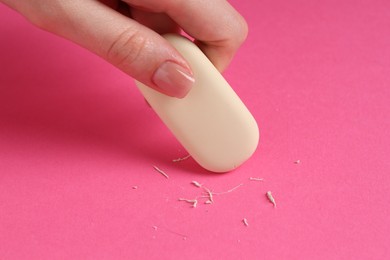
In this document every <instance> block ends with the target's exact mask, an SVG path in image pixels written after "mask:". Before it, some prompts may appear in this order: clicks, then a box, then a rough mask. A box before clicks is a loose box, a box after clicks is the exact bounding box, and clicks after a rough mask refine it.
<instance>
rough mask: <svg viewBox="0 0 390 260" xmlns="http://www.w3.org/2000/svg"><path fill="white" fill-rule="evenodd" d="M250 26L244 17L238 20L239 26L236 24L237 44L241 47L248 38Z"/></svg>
mask: <svg viewBox="0 0 390 260" xmlns="http://www.w3.org/2000/svg"><path fill="white" fill-rule="evenodd" d="M248 30H249V29H248V24H247V22H246V21H245V19H244V18H243V17H240V19H237V24H236V37H237V42H238V44H239V45H241V44H242V43H243V42H244V41H245V40H246V38H247V37H248Z"/></svg>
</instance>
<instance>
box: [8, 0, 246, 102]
mask: <svg viewBox="0 0 390 260" xmlns="http://www.w3.org/2000/svg"><path fill="white" fill-rule="evenodd" d="M0 2H3V3H4V4H6V5H8V6H9V7H11V8H13V9H14V10H16V11H17V12H19V13H21V14H22V15H23V16H25V17H26V18H27V19H28V20H29V21H30V22H32V23H33V24H34V25H36V26H38V27H39V28H42V29H44V30H46V31H49V32H51V33H54V34H57V35H59V36H61V37H63V38H66V39H68V40H70V41H72V42H74V43H76V44H78V45H80V46H82V47H84V48H86V49H88V50H90V51H91V52H94V53H96V54H97V55H99V56H101V57H102V58H103V59H105V60H107V61H108V62H110V63H112V64H113V65H114V66H116V67H118V68H119V69H121V70H122V71H124V72H125V73H127V74H128V75H130V76H132V77H133V78H135V79H137V80H138V81H140V82H142V83H144V84H146V85H148V86H150V87H152V88H154V89H156V90H158V91H160V92H163V93H165V94H167V95H170V96H176V97H183V95H184V96H185V94H186V93H187V92H188V91H189V89H188V91H187V90H186V91H184V92H185V93H184V92H183V91H182V92H183V93H184V94H183V93H181V94H180V95H179V94H178V92H180V89H179V88H180V87H181V86H180V84H182V85H183V84H184V85H186V86H185V87H187V88H189V87H190V85H191V84H190V83H191V82H184V81H183V80H182V81H183V82H184V83H182V81H181V83H180V84H178V86H175V87H176V89H175V88H170V89H169V90H167V89H165V90H164V89H162V88H160V87H159V85H158V82H159V81H158V80H156V75H157V73H156V71H157V70H158V69H159V68H161V66H162V64H166V62H167V61H169V62H172V63H173V64H175V65H176V66H178V67H177V68H179V70H181V71H183V72H185V73H186V74H187V75H188V77H189V78H191V76H192V71H191V68H190V66H189V65H188V64H187V62H186V61H185V59H184V58H183V57H182V56H181V55H180V54H179V53H178V52H177V51H176V50H175V49H174V48H173V47H172V46H171V45H170V44H169V43H168V42H167V41H166V40H165V39H164V38H163V37H162V36H161V34H164V33H170V32H180V31H181V30H183V31H185V32H186V33H187V34H188V35H190V36H191V37H193V38H194V39H195V43H196V44H197V45H198V46H199V47H200V48H201V49H202V51H203V52H204V53H205V54H206V55H207V56H208V58H209V59H210V60H211V61H212V62H213V64H214V65H215V66H216V67H217V68H218V69H219V70H220V71H221V72H222V71H223V70H224V69H225V68H226V67H227V66H228V64H229V62H230V61H231V59H232V58H233V56H234V54H235V52H236V51H237V49H238V48H239V47H240V45H241V44H242V43H243V41H244V40H245V38H246V36H247V30H248V29H247V24H246V22H245V20H244V19H243V18H242V16H241V15H240V14H239V13H238V12H237V11H236V10H235V9H234V8H233V7H232V6H231V5H230V4H229V3H228V2H227V1H226V0H126V1H118V0H101V1H98V0H0ZM175 68H176V67H175ZM173 80H175V79H173ZM184 80H186V79H184ZM156 82H157V83H156ZM192 83H193V82H192Z"/></svg>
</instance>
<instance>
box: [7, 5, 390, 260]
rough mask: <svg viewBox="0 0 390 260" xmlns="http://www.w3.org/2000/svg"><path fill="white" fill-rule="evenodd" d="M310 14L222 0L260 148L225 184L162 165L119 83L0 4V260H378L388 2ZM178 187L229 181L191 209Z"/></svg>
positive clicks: (127, 86)
mask: <svg viewBox="0 0 390 260" xmlns="http://www.w3.org/2000/svg"><path fill="white" fill-rule="evenodd" d="M314 2H315V3H314ZM314 2H313V1H309V0H302V1H301V0H295V1H281V0H277V1H238V0H235V1H232V4H233V5H234V6H235V7H236V8H237V9H238V10H239V11H240V12H241V13H242V14H243V15H244V16H245V18H246V19H247V21H248V23H249V27H250V35H249V38H248V40H247V42H246V43H245V44H244V46H243V47H242V49H241V50H240V51H239V53H238V54H237V57H236V58H235V60H234V61H233V63H232V65H231V66H230V68H229V70H228V71H227V72H226V73H225V76H226V78H227V79H228V81H229V82H230V83H231V85H232V86H233V87H234V88H235V89H236V91H237V93H238V94H239V95H240V96H241V97H242V99H243V100H244V102H245V103H246V104H247V106H248V107H249V109H250V110H251V111H252V112H253V114H254V116H255V118H256V119H257V120H258V123H259V125H260V130H261V141H260V146H259V149H258V150H257V152H256V154H255V155H254V156H253V158H252V159H251V160H250V161H248V162H247V163H246V164H245V165H243V166H242V167H241V168H239V169H238V170H236V171H235V172H232V173H228V174H212V173H208V172H205V171H204V170H202V169H201V168H200V167H198V166H197V165H196V164H195V163H194V162H193V161H192V160H188V161H184V162H182V163H176V164H175V163H172V162H171V160H172V159H173V158H176V157H180V156H182V155H185V151H183V149H182V148H181V147H180V145H179V144H177V142H176V141H175V140H174V138H173V137H172V136H171V135H170V134H169V132H168V131H167V130H166V128H165V127H164V126H163V125H162V123H161V122H160V121H159V120H158V118H157V117H156V115H155V114H154V113H153V111H152V110H150V109H149V108H148V107H147V106H146V105H145V104H144V101H143V98H142V97H141V95H140V94H139V93H138V91H137V90H136V88H135V85H134V83H133V81H132V79H130V78H129V77H127V76H126V75H124V74H123V73H121V72H120V71H118V70H116V69H115V68H113V67H111V66H110V65H108V64H106V63H105V62H104V61H102V60H101V59H99V58H98V57H96V56H94V55H92V54H90V53H88V52H87V51H85V50H83V49H81V48H79V47H77V46H75V45H73V44H71V43H69V42H66V41H64V40H62V39H59V38H57V37H55V36H53V35H50V34H48V33H45V32H43V31H40V30H38V29H36V28H34V27H33V26H31V25H30V24H28V23H27V22H26V21H25V20H24V19H23V18H22V17H20V16H19V15H18V14H16V13H15V12H13V11H11V10H9V9H8V8H6V7H5V6H3V5H1V6H0V21H1V23H0V35H1V41H0V57H1V60H0V259H141V258H142V259H389V258H390V249H389V245H390V238H389V234H390V219H389V218H390V217H389V213H390V212H389V205H390V194H389V193H390V192H389V190H390V160H389V153H390V135H389V129H390V116H389V114H390V88H389V85H390V2H389V1H379V0H378V1H371V0H366V1H352V0H351V1H347V0H342V1H331V0H326V1H314ZM296 160H300V161H301V163H300V164H294V161H296ZM152 165H157V166H158V167H160V168H161V169H163V170H164V171H165V172H166V173H167V174H168V175H169V176H170V179H165V178H164V177H163V176H161V175H160V174H159V173H157V172H156V171H154V170H153V168H152ZM249 177H262V178H264V181H263V182H254V181H249V180H248V178H249ZM192 180H197V181H198V182H201V183H204V184H205V185H207V187H209V188H211V189H213V190H214V191H216V192H218V191H226V190H229V189H230V188H232V187H234V186H236V185H238V184H240V183H244V185H243V186H242V187H240V188H238V189H237V190H235V191H234V192H232V193H228V194H225V195H223V196H222V195H221V196H215V203H214V204H211V205H205V204H200V205H199V206H198V207H197V208H196V209H193V208H190V207H189V206H190V205H189V204H187V203H185V202H179V201H178V198H180V197H185V198H193V197H195V196H197V195H198V194H199V193H200V191H201V190H199V189H198V188H196V187H194V186H192V185H190V182H191V181H192ZM133 186H138V189H132V187H133ZM268 190H270V191H272V193H273V194H274V197H275V199H276V201H277V206H278V207H277V208H276V209H273V208H272V205H271V204H270V203H269V202H268V201H267V200H266V198H265V196H264V194H265V192H266V191H268ZM243 218H246V219H247V220H248V223H249V226H248V227H245V226H244V225H243V223H242V219H243ZM154 226H155V227H156V228H157V229H156V228H154Z"/></svg>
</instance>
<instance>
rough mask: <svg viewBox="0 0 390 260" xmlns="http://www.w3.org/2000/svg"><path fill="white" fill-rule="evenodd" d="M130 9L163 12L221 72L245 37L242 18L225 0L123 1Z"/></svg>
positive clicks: (245, 28) (246, 30) (245, 25)
mask: <svg viewBox="0 0 390 260" xmlns="http://www.w3.org/2000/svg"><path fill="white" fill-rule="evenodd" d="M126 2H128V3H129V4H130V5H132V6H137V7H139V8H143V9H146V10H150V11H154V12H165V13H167V14H168V15H169V16H170V17H171V18H172V19H173V20H174V21H175V22H177V23H178V24H179V26H180V27H181V28H183V30H184V31H185V32H186V33H188V34H189V35H191V36H192V37H194V38H195V39H196V42H197V44H198V45H199V46H200V47H201V49H202V50H203V51H204V52H205V54H206V55H207V56H208V57H209V59H210V60H211V61H212V62H213V63H214V65H215V66H216V67H217V68H218V69H220V70H221V71H222V70H223V69H224V68H226V66H227V65H228V64H229V62H230V60H231V59H232V57H233V56H234V54H235V52H236V51H237V49H238V48H239V47H240V45H241V44H242V43H243V41H244V40H245V38H246V36H247V32H248V28H247V24H246V22H245V20H244V18H243V17H242V16H241V15H240V14H239V13H238V12H237V11H236V10H235V9H234V8H233V7H232V6H231V5H230V4H229V3H228V2H227V1H226V0H214V1H210V0H192V1H189V0H165V1H161V0H126Z"/></svg>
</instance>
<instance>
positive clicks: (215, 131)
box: [136, 34, 259, 172]
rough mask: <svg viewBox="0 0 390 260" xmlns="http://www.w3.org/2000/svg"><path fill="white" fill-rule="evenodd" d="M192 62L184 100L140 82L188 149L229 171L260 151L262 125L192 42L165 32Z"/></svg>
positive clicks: (215, 168)
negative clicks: (189, 85)
mask: <svg viewBox="0 0 390 260" xmlns="http://www.w3.org/2000/svg"><path fill="white" fill-rule="evenodd" d="M164 37H165V38H166V39H167V40H168V41H169V42H170V43H171V44H172V45H173V46H174V47H175V48H176V49H177V50H178V52H179V53H181V54H182V55H183V57H184V58H185V59H186V60H187V62H188V63H189V65H190V67H191V69H192V71H193V74H194V78H195V83H194V86H193V87H192V89H191V90H190V92H189V93H188V94H187V96H185V97H184V98H182V99H178V98H175V97H169V96H167V95H164V94H161V93H159V92H157V91H156V90H153V89H151V88H149V87H147V86H146V85H144V84H142V83H140V82H137V81H136V85H137V86H138V88H139V89H140V91H141V92H142V94H143V96H144V97H145V99H146V100H147V101H148V103H149V104H150V106H151V107H152V108H153V109H154V111H155V112H156V113H157V115H158V116H159V117H160V118H161V120H162V121H163V122H164V124H165V125H166V126H167V127H168V128H169V129H170V131H171V132H172V133H173V135H174V136H175V137H176V138H177V140H178V141H179V142H180V143H181V144H182V145H183V146H184V148H185V149H186V150H187V152H188V153H189V154H190V155H191V156H192V157H193V159H194V160H195V161H196V162H198V163H199V164H200V165H201V166H202V167H203V168H205V169H207V170H209V171H212V172H227V171H231V170H233V169H235V168H237V167H238V166H240V165H241V164H242V163H244V162H245V161H246V160H247V159H249V158H250V157H251V155H252V154H253V153H254V151H255V150H256V147H257V144H258V141H259V129H258V126H257V123H256V121H255V119H254V118H253V116H252V114H251V113H250V112H249V110H248V109H247V108H246V106H245V105H244V103H243V102H242V101H241V100H240V98H239V97H238V96H237V94H236V93H235V92H234V90H233V89H232V88H231V87H230V85H229V84H228V83H227V82H226V80H225V79H224V78H223V76H222V75H221V74H220V73H219V71H218V70H217V69H216V68H215V67H214V65H213V64H212V63H211V62H210V61H209V59H208V58H207V57H206V56H205V55H204V54H203V52H202V51H201V50H200V49H199V48H198V47H197V46H196V45H195V44H194V43H193V42H191V41H190V40H188V39H186V38H184V37H182V36H179V35H174V34H168V35H165V36H164Z"/></svg>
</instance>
